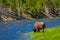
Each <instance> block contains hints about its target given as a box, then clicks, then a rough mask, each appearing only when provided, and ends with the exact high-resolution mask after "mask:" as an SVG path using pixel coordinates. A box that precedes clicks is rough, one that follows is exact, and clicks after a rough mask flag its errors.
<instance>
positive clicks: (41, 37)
mask: <svg viewBox="0 0 60 40" xmlns="http://www.w3.org/2000/svg"><path fill="white" fill-rule="evenodd" d="M28 34H29V35H30V36H31V39H30V40H60V26H57V27H53V28H46V29H45V32H42V30H41V31H40V32H36V33H34V32H30V33H28Z"/></svg>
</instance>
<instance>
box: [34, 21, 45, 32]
mask: <svg viewBox="0 0 60 40" xmlns="http://www.w3.org/2000/svg"><path fill="white" fill-rule="evenodd" d="M44 29H45V23H44V22H35V24H34V27H33V31H34V32H39V31H40V30H43V31H44Z"/></svg>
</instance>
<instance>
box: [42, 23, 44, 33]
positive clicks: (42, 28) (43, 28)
mask: <svg viewBox="0 0 60 40" xmlns="http://www.w3.org/2000/svg"><path fill="white" fill-rule="evenodd" d="M44 29H45V24H44V25H43V28H42V30H43V32H44Z"/></svg>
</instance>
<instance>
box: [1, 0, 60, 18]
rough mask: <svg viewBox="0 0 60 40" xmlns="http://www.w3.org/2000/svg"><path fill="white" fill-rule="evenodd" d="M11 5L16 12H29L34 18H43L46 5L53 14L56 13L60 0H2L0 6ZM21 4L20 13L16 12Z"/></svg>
mask: <svg viewBox="0 0 60 40" xmlns="http://www.w3.org/2000/svg"><path fill="white" fill-rule="evenodd" d="M2 5H3V7H9V8H11V10H12V11H14V12H15V14H16V15H17V14H20V16H22V14H23V13H27V14H29V15H31V16H32V18H43V17H46V16H45V15H43V13H45V7H46V6H47V7H48V8H50V11H49V12H51V13H52V14H53V15H56V10H55V9H56V7H59V6H60V0H0V6H2ZM18 6H19V8H20V9H19V10H20V13H18V12H16V11H17V7H18Z"/></svg>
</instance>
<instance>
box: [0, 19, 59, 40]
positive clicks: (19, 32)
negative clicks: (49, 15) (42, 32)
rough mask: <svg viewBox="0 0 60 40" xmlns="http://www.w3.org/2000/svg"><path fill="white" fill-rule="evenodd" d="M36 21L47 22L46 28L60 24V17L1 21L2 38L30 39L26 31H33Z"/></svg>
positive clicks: (8, 39)
mask: <svg viewBox="0 0 60 40" xmlns="http://www.w3.org/2000/svg"><path fill="white" fill-rule="evenodd" d="M36 21H40V22H45V25H46V28H50V27H53V26H60V18H53V19H38V20H26V19H25V20H19V21H7V23H0V40H28V39H29V37H28V35H25V33H28V32H32V31H33V30H32V29H33V26H34V23H35V22H36Z"/></svg>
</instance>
